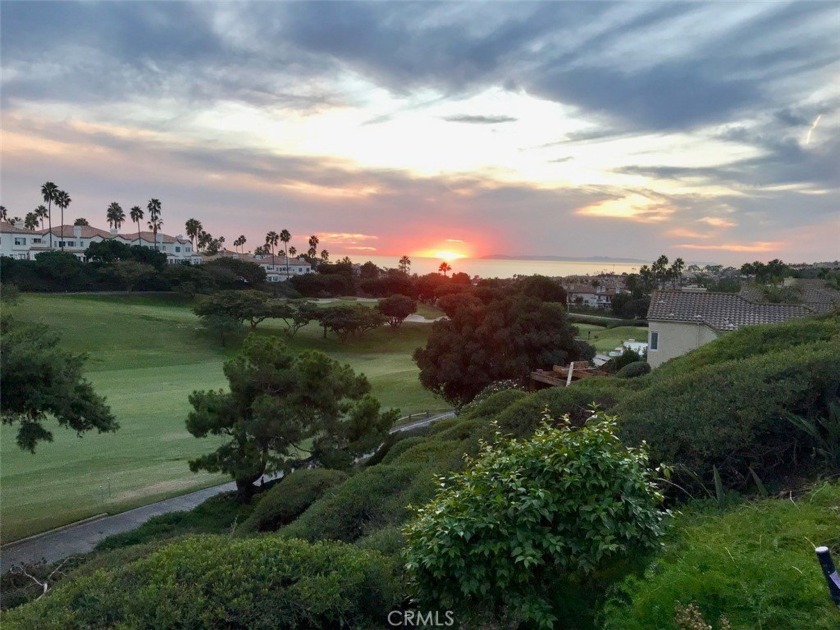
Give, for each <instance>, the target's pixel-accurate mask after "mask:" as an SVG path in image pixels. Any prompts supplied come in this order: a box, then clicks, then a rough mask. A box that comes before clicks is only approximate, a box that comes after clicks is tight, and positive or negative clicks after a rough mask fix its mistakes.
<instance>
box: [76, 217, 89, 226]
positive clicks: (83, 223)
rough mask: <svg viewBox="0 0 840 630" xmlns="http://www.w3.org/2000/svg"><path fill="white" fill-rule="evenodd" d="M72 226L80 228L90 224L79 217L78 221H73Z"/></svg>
mask: <svg viewBox="0 0 840 630" xmlns="http://www.w3.org/2000/svg"><path fill="white" fill-rule="evenodd" d="M73 225H81V226H85V225H90V223H89V222H88V220H87V219H85V218H84V217H79V218H78V219H76V220H75V221H73Z"/></svg>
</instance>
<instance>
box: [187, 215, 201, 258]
mask: <svg viewBox="0 0 840 630" xmlns="http://www.w3.org/2000/svg"><path fill="white" fill-rule="evenodd" d="M184 230H185V231H186V233H187V236H189V237H190V242H191V243H192V247H193V251H197V250H196V242H195V239H196V238H198V235H199V234H201V233H202V232H203V231H204V226H203V225H201V221H198V220H197V219H187V222H186V223H185V224H184Z"/></svg>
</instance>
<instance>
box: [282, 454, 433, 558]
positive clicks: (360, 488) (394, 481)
mask: <svg viewBox="0 0 840 630" xmlns="http://www.w3.org/2000/svg"><path fill="white" fill-rule="evenodd" d="M434 484H435V481H434V475H433V473H432V472H431V471H430V470H429V471H424V470H423V467H422V466H420V465H418V464H411V465H404V466H397V465H385V464H380V465H379V466H373V467H371V468H366V469H365V470H363V471H361V472H359V473H357V474H355V475H353V476H352V477H350V478H349V479H348V480H347V481H345V482H344V483H343V484H342V485H340V486H338V487H337V488H335V491H334V492H332V493H330V494H328V495H325V496H323V497H322V498H321V499H320V500H319V501H316V502H315V503H313V504H312V506H311V507H310V508H309V509H308V510H306V511H305V512H304V513H303V514H301V516H300V517H298V519H297V520H295V521H294V522H293V523H291V524H290V525H287V526H286V527H284V528H282V529H281V530H279V532H278V533H279V534H280V535H281V536H284V537H288V538H303V539H305V540H312V541H314V540H342V541H345V542H354V541H356V540H358V539H359V538H361V537H363V536H366V535H368V534H370V533H372V532H374V531H376V530H378V529H380V528H382V527H385V526H386V525H390V524H394V523H401V522H403V521H405V520H406V519H407V518H408V516H409V510H408V504H409V503H410V502H412V501H413V500H414V501H416V500H417V498H418V497H419V498H420V500H423V498H425V497H428V496H431V495H432V494H433V493H434Z"/></svg>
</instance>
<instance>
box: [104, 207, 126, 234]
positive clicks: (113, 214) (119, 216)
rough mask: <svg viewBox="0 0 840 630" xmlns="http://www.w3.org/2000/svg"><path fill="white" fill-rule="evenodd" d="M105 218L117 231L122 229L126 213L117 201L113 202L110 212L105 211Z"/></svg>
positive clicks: (109, 208)
mask: <svg viewBox="0 0 840 630" xmlns="http://www.w3.org/2000/svg"><path fill="white" fill-rule="evenodd" d="M105 218H106V219H108V224H109V225H110V226H111V227H112V228H115V229H117V230H119V229H120V227H122V222H123V221H125V212H123V209H122V207H121V206H120V204H118V203H117V202H116V201H113V202H111V205H110V206H108V210H106V211H105Z"/></svg>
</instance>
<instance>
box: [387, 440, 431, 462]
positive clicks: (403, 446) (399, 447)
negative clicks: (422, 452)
mask: <svg viewBox="0 0 840 630" xmlns="http://www.w3.org/2000/svg"><path fill="white" fill-rule="evenodd" d="M425 443H426V438H423V437H420V436H415V437H410V438H406V439H404V440H400V441H399V442H397V443H396V444H394V446H392V447H391V449H390V450H389V451H388V453H387V454H386V455H385V457H383V458H382V463H383V464H390V463H392V462H393V461H394V460H395V459H397V458H398V457H399V456H400V455H402V454H403V453H404V452H405V451H407V450H408V449H410V448H412V447H413V446H417V445H419V444H425Z"/></svg>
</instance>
